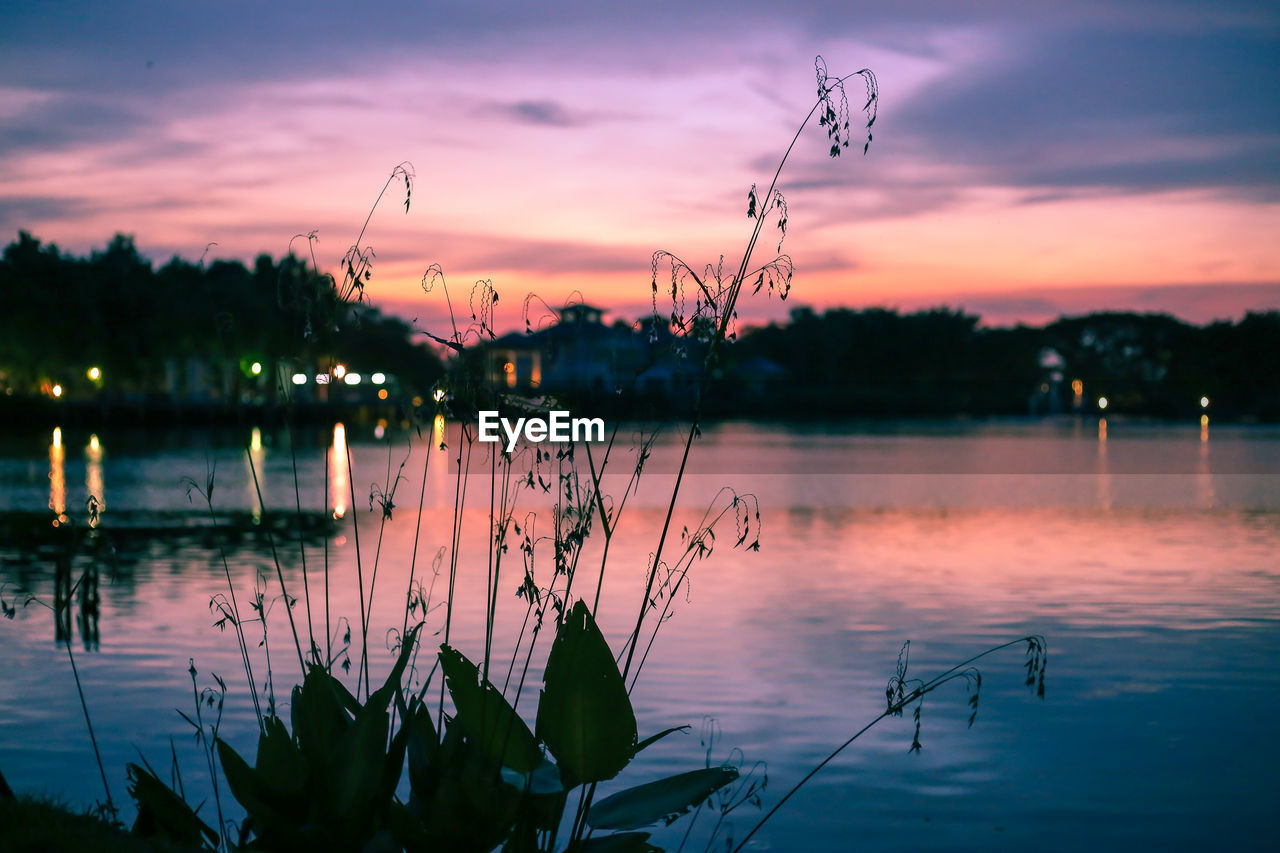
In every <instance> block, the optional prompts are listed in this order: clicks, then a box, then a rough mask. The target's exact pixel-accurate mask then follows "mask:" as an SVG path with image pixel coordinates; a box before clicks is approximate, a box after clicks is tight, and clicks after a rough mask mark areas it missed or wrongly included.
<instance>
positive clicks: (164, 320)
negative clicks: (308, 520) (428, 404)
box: [0, 232, 442, 394]
mask: <svg viewBox="0 0 1280 853" xmlns="http://www.w3.org/2000/svg"><path fill="white" fill-rule="evenodd" d="M0 304H3V306H4V309H3V310H2V311H0V371H3V372H4V374H5V375H4V379H5V381H6V382H7V384H8V385H9V387H13V388H18V389H29V388H35V387H37V386H38V384H39V383H40V382H41V381H42V380H45V381H47V380H48V378H50V377H64V378H62V379H60V380H59V381H63V382H71V383H77V382H78V383H82V384H83V382H84V371H85V369H86V366H89V365H97V366H99V367H100V368H101V369H102V371H103V375H104V376H105V377H107V378H108V379H109V383H108V384H107V386H106V387H107V388H109V389H114V390H138V391H144V390H147V389H157V388H160V387H162V385H163V382H164V377H165V371H166V362H170V363H172V362H175V361H176V362H182V361H185V360H186V359H188V358H197V359H207V360H216V361H220V362H221V363H223V364H234V365H237V366H239V367H240V368H241V369H243V365H244V364H245V363H246V362H253V361H257V362H260V363H261V364H262V365H264V367H265V370H266V371H268V372H266V373H264V380H266V377H268V376H270V372H269V371H270V367H269V366H270V365H274V364H276V363H277V362H278V361H280V360H288V359H298V360H299V361H300V362H302V363H305V362H306V361H308V360H314V359H318V358H335V359H338V360H340V361H344V362H346V363H347V364H348V365H351V366H352V367H353V369H367V370H381V371H384V372H386V373H392V374H395V375H396V376H397V377H398V378H399V380H400V381H401V383H402V384H403V385H404V386H406V387H407V388H409V389H411V390H425V389H429V388H430V387H431V385H432V384H433V383H434V382H435V380H436V378H437V377H438V376H439V375H440V374H441V372H442V369H441V366H440V362H439V359H438V358H437V357H436V355H435V353H434V352H432V351H431V350H430V349H428V348H427V347H425V346H421V345H418V344H415V343H413V341H412V338H411V335H412V329H411V327H410V326H409V325H408V324H407V323H405V322H403V321H402V320H399V319H397V318H394V317H388V316H384V315H382V314H380V313H379V312H378V311H377V310H376V309H374V308H371V307H369V306H367V305H360V306H351V305H348V304H344V303H342V302H340V301H339V299H338V296H337V294H336V292H335V290H334V287H333V285H332V282H331V280H330V279H328V278H327V277H325V276H321V275H318V274H316V273H315V272H314V271H313V270H311V269H310V268H309V267H308V265H307V264H305V263H304V262H302V261H301V260H299V259H298V258H295V257H293V256H287V257H284V258H282V259H280V260H278V261H277V260H273V259H272V258H271V257H269V256H267V255H261V256H259V257H258V258H257V260H256V261H255V262H254V264H253V266H252V267H246V266H245V265H244V264H242V263H240V262H238V261H222V260H217V261H213V262H210V263H208V264H204V263H191V262H188V261H184V260H182V259H180V258H177V257H175V258H173V259H172V260H170V261H169V262H168V263H166V264H165V265H163V266H161V267H160V268H158V269H153V268H152V265H151V262H150V261H148V260H147V259H145V258H144V257H142V256H141V255H140V254H139V253H138V250H137V248H136V247H135V245H134V242H133V239H132V238H130V237H127V236H124V235H117V236H116V237H114V238H113V239H112V240H111V241H110V242H109V243H108V244H107V246H106V248H105V249H103V250H102V251H96V252H93V253H92V254H91V255H90V256H89V257H87V258H79V257H74V256H73V255H70V254H67V253H64V252H62V251H60V250H59V249H58V247H57V246H56V245H53V244H41V242H40V241H39V240H37V239H35V238H34V237H32V236H31V235H30V234H28V233H26V232H22V233H20V234H19V235H18V239H17V240H16V241H15V242H13V243H11V244H10V245H8V246H7V247H6V248H5V249H4V252H3V255H2V256H0ZM363 365H368V367H367V368H365V367H363ZM170 369H171V368H170ZM265 384H266V386H269V387H267V388H265V389H264V390H267V391H269V392H270V393H272V394H274V391H275V383H274V381H269V380H267V381H265Z"/></svg>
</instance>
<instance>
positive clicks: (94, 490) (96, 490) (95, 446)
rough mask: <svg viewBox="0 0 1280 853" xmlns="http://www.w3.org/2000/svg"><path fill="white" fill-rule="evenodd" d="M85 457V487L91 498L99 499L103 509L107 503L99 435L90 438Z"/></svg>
mask: <svg viewBox="0 0 1280 853" xmlns="http://www.w3.org/2000/svg"><path fill="white" fill-rule="evenodd" d="M84 456H85V460H86V462H87V463H88V464H86V465H85V469H84V487H85V489H86V491H88V493H89V494H90V495H91V496H93V497H95V498H97V499H98V504H99V506H100V507H101V506H102V505H104V504H105V503H106V499H105V497H104V495H103V490H104V487H103V479H102V443H101V442H100V441H98V436H97V435H90V436H89V444H88V446H86V447H85V449H84Z"/></svg>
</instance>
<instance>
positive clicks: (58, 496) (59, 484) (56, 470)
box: [49, 427, 67, 527]
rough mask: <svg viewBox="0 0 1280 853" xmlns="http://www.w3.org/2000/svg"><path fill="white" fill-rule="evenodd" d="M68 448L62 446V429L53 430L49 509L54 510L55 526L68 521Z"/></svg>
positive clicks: (50, 455)
mask: <svg viewBox="0 0 1280 853" xmlns="http://www.w3.org/2000/svg"><path fill="white" fill-rule="evenodd" d="M66 458H67V451H66V448H64V447H63V446H62V427H54V428H53V440H52V442H50V444H49V509H51V510H53V514H54V515H55V516H56V518H54V521H53V524H54V526H55V527H56V526H58V525H59V524H60V523H62V522H64V521H66V520H67V469H66Z"/></svg>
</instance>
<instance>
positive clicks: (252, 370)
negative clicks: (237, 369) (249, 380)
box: [249, 361, 262, 376]
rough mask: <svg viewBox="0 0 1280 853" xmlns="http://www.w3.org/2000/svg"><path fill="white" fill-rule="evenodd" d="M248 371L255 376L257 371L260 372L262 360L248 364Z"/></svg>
mask: <svg viewBox="0 0 1280 853" xmlns="http://www.w3.org/2000/svg"><path fill="white" fill-rule="evenodd" d="M249 372H250V373H252V374H253V375H254V376H257V375H258V374H259V373H261V372H262V362H260V361H255V362H254V363H253V364H251V365H249Z"/></svg>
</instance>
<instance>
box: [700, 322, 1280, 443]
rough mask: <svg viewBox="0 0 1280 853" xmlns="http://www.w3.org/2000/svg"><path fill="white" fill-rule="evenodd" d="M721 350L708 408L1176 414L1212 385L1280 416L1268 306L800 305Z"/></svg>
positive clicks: (1219, 400) (1276, 333)
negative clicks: (1030, 314)
mask: <svg viewBox="0 0 1280 853" xmlns="http://www.w3.org/2000/svg"><path fill="white" fill-rule="evenodd" d="M729 352H730V355H729V356H728V359H727V361H726V364H725V369H724V375H725V377H726V379H725V381H724V382H722V383H721V385H720V386H719V389H718V394H717V404H718V408H720V409H725V408H729V407H732V408H735V409H739V410H743V409H746V410H750V411H753V412H756V413H760V414H794V415H801V414H806V413H808V414H813V415H823V414H833V415H848V414H866V415H943V414H958V413H969V414H975V415H984V414H1025V413H1027V412H1028V411H1029V410H1036V411H1041V412H1051V411H1072V410H1073V409H1075V408H1077V407H1079V408H1080V409H1082V410H1084V411H1097V400H1098V398H1099V397H1106V398H1107V399H1108V411H1112V412H1120V413H1130V414H1146V415H1155V416H1167V417H1180V416H1186V415H1187V414H1190V413H1195V412H1198V411H1200V408H1201V406H1200V398H1201V397H1208V398H1209V399H1210V401H1211V411H1212V413H1213V414H1214V415H1221V416H1226V417H1257V418H1263V419H1272V420H1274V419H1277V418H1280V312H1278V311H1267V312H1261V313H1249V314H1247V315H1245V317H1244V318H1243V319H1241V320H1239V321H1238V322H1225V321H1224V322H1214V323H1210V324H1209V325H1206V326H1195V325H1192V324H1189V323H1185V322H1183V321H1181V320H1178V319H1176V318H1174V317H1170V316H1168V315H1164V314H1135V313H1098V314H1090V315H1087V316H1080V317H1069V318H1062V319H1059V320H1057V321H1055V322H1053V323H1050V324H1049V325H1047V326H1044V327H1031V326H1024V325H1019V326H1015V327H1012V328H988V327H983V326H981V325H979V318H978V317H977V316H975V315H972V314H965V313H963V312H960V311H951V310H947V309H941V308H940V309H934V310H929V311H919V312H915V313H910V314H900V313H898V312H896V311H889V310H884V309H868V310H860V311H859V310H850V309H846V308H834V309H831V310H828V311H825V312H823V313H821V314H819V313H816V312H814V311H812V310H810V309H807V308H799V309H796V310H794V311H792V313H791V320H790V322H789V323H787V324H772V325H769V326H767V327H764V328H760V329H755V330H751V331H748V332H746V333H745V334H744V335H743V336H742V338H741V340H740V341H739V342H738V343H737V344H736V345H735V346H733V347H732V348H730V351H729ZM762 366H776V367H780V368H782V371H776V370H763V369H762ZM1076 380H1079V381H1080V383H1081V386H1079V387H1081V389H1082V393H1081V394H1080V395H1079V397H1077V395H1076V393H1075V390H1074V388H1073V382H1074V381H1076Z"/></svg>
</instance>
